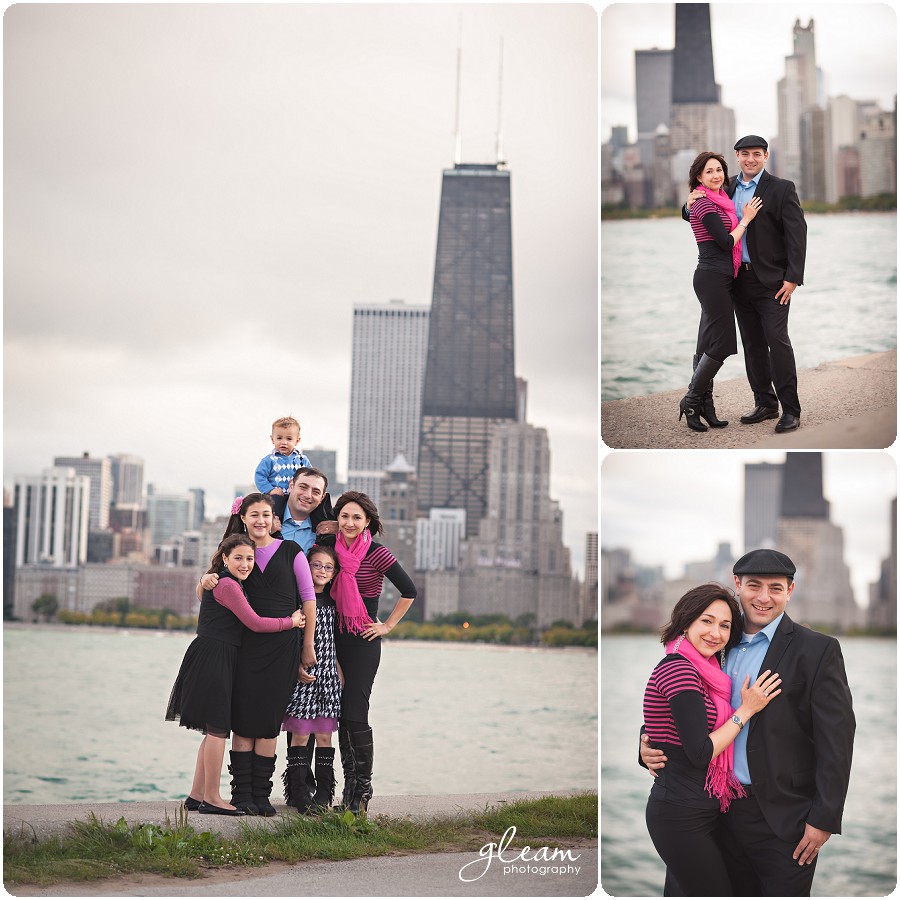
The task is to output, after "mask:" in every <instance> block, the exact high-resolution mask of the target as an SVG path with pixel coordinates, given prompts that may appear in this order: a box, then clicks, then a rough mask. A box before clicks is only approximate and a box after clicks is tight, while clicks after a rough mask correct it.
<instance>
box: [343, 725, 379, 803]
mask: <svg viewBox="0 0 900 900" xmlns="http://www.w3.org/2000/svg"><path fill="white" fill-rule="evenodd" d="M350 742H351V743H352V745H353V758H354V760H355V761H356V784H355V786H354V788H353V796H352V797H351V798H350V802H349V803H348V804H347V809H349V810H350V812H352V813H356V814H358V813H364V812H365V811H366V809H367V808H368V805H369V801H370V800H371V799H372V763H373V762H374V756H375V755H374V747H373V746H372V729H371V728H367V729H366V730H365V731H351V732H350Z"/></svg>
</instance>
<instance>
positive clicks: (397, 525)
mask: <svg viewBox="0 0 900 900" xmlns="http://www.w3.org/2000/svg"><path fill="white" fill-rule="evenodd" d="M378 495H379V502H378V515H379V518H380V519H381V525H382V527H383V528H384V538H383V540H384V544H385V546H387V547H390V548H391V553H393V554H394V557H395V558H396V560H397V562H399V563H400V565H401V566H403V568H404V569H405V571H406V572H407V573H408V574H409V575H410V576H412V573H413V571H414V569H415V565H416V519H417V517H418V511H417V508H416V505H417V501H416V470H415V469H414V468H413V467H412V466H411V465H410V464H409V463H408V462H407V460H406V457H405V456H404V455H403V454H402V453H398V454H397V457H396V458H395V459H394V461H393V462H392V463H391V464H390V465H389V466H388V467H387V469H386V470H385V471H384V472H383V473H382V476H381V487H380V489H379V492H378ZM399 597H400V594H399V593H398V591H397V589H396V588H395V587H394V586H393V585H392V584H391V583H390V581H389V580H388V579H385V581H384V586H383V592H382V595H381V604H382V609H383V610H384V614H385V617H387V616H388V615H390V611H391V610H392V609H393V608H394V604H395V603H396V602H397V600H398V599H399Z"/></svg>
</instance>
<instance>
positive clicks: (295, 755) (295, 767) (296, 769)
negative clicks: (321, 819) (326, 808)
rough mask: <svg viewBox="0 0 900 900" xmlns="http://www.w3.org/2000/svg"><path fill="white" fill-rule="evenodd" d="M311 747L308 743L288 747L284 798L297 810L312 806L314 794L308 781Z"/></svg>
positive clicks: (283, 777) (303, 810) (304, 809)
mask: <svg viewBox="0 0 900 900" xmlns="http://www.w3.org/2000/svg"><path fill="white" fill-rule="evenodd" d="M310 762H311V760H310V757H309V749H308V748H307V746H306V744H294V745H293V746H292V747H290V748H289V749H288V755H287V768H286V769H285V770H284V775H283V776H282V779H283V781H284V799H285V802H286V803H287V805H288V806H293V807H294V809H296V810H297V812H306V811H307V810H308V809H309V808H310V806H312V801H313V798H312V794H311V793H310V791H309V787H308V786H307V783H306V774H307V772H309V767H310Z"/></svg>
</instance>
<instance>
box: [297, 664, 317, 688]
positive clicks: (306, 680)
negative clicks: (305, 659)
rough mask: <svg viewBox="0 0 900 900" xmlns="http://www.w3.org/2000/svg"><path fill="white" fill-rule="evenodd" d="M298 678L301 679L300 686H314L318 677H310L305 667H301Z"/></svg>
mask: <svg viewBox="0 0 900 900" xmlns="http://www.w3.org/2000/svg"><path fill="white" fill-rule="evenodd" d="M297 678H298V679H299V681H300V684H312V683H313V682H314V681H315V680H316V676H315V675H310V674H309V672H307V671H306V669H304V668H303V666H300V669H299V671H298V672H297Z"/></svg>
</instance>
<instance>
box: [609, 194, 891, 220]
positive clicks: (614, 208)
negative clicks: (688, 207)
mask: <svg viewBox="0 0 900 900" xmlns="http://www.w3.org/2000/svg"><path fill="white" fill-rule="evenodd" d="M800 205H801V206H802V207H803V212H804V213H823V214H829V213H842V212H892V211H894V210H896V209H897V194H896V193H888V192H885V193H882V194H875V195H874V196H871V197H854V196H850V197H842V198H841V199H840V200H839V201H838V202H837V203H819V202H817V201H814V200H805V201H803V202H802V203H801V204H800ZM680 216H681V207H677V206H661V207H659V208H658V209H636V208H634V207H629V206H626V205H625V204H624V203H616V204H606V205H605V206H601V207H600V218H601V219H610V220H612V219H669V218H677V217H680Z"/></svg>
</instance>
